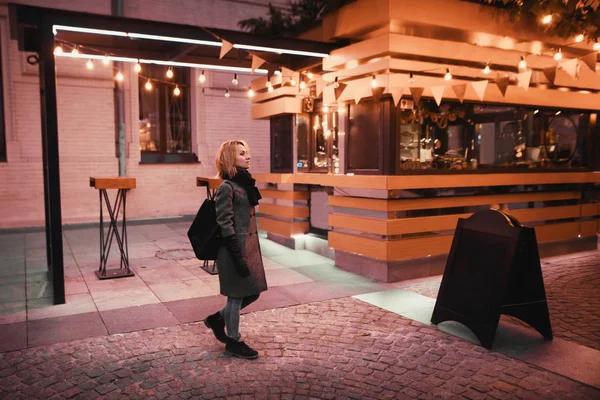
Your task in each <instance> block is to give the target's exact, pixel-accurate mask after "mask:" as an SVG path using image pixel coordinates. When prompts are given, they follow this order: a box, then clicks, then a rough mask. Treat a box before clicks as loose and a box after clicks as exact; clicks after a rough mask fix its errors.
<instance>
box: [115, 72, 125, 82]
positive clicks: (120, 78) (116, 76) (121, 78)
mask: <svg viewBox="0 0 600 400" xmlns="http://www.w3.org/2000/svg"><path fill="white" fill-rule="evenodd" d="M115 79H116V80H117V82H123V74H122V73H121V71H119V72H117V75H115Z"/></svg>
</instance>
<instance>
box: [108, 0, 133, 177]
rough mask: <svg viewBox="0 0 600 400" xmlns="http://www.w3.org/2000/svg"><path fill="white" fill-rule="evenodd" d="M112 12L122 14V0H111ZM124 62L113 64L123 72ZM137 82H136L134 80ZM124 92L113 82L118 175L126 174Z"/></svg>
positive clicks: (120, 84) (115, 14) (120, 83)
mask: <svg viewBox="0 0 600 400" xmlns="http://www.w3.org/2000/svg"><path fill="white" fill-rule="evenodd" d="M112 14H113V15H114V16H117V17H122V16H123V0H113V2H112ZM124 65H125V63H123V62H116V63H115V66H116V67H117V68H118V70H119V71H121V72H123V68H124ZM136 79H137V78H136ZM136 84H137V82H136ZM124 97H125V94H124V91H123V83H122V82H115V107H116V117H117V127H118V132H119V134H118V140H117V143H118V147H117V154H118V157H119V176H126V175H127V168H126V165H127V159H126V157H125V156H126V153H127V152H126V149H125V99H124Z"/></svg>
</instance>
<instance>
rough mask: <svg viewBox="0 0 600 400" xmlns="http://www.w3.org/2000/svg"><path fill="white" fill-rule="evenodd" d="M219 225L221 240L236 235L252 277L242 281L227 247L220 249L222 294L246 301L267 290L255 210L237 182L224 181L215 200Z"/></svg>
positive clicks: (219, 267) (219, 264)
mask: <svg viewBox="0 0 600 400" xmlns="http://www.w3.org/2000/svg"><path fill="white" fill-rule="evenodd" d="M215 203H216V211H217V223H218V224H219V226H220V227H221V236H222V237H228V236H231V235H234V234H235V235H236V237H237V239H238V241H239V243H240V248H241V249H242V252H243V253H244V257H245V259H246V262H247V263H248V269H249V270H250V275H249V276H247V277H245V278H242V277H241V276H240V275H238V273H237V272H236V269H235V264H234V261H233V258H232V257H231V254H230V253H229V250H228V249H227V247H226V246H224V245H223V246H221V249H220V250H219V256H218V259H217V269H218V271H219V283H220V285H221V294H222V295H224V296H227V297H247V296H252V295H257V294H259V293H260V292H262V291H265V290H267V280H266V278H265V269H264V266H263V261H262V254H261V252H260V244H259V242H258V231H257V226H256V216H255V213H256V212H255V210H254V207H253V206H251V205H250V202H249V201H248V195H247V194H246V190H245V189H244V188H243V187H242V186H240V185H238V184H237V183H235V182H232V181H230V180H224V181H223V183H221V186H219V189H217V194H216V196H215Z"/></svg>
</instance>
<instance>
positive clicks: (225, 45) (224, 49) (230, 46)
mask: <svg viewBox="0 0 600 400" xmlns="http://www.w3.org/2000/svg"><path fill="white" fill-rule="evenodd" d="M221 42H222V46H221V54H220V55H219V60H220V59H221V58H223V57H225V55H226V54H227V53H229V52H230V51H231V49H233V43H230V42H228V41H227V40H221ZM252 69H254V68H252Z"/></svg>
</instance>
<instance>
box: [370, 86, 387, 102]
mask: <svg viewBox="0 0 600 400" xmlns="http://www.w3.org/2000/svg"><path fill="white" fill-rule="evenodd" d="M384 90H385V88H384V87H371V94H372V95H373V98H374V99H375V100H376V101H379V99H380V98H381V95H382V94H383V91H384Z"/></svg>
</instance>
